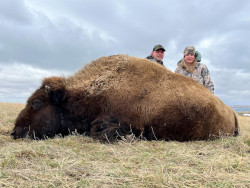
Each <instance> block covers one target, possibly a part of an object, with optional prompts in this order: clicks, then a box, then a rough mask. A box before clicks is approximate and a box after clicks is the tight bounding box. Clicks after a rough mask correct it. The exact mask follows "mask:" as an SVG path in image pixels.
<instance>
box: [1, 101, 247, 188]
mask: <svg viewBox="0 0 250 188" xmlns="http://www.w3.org/2000/svg"><path fill="white" fill-rule="evenodd" d="M23 107H24V105H23V104H8V103H0V187H136V188H138V187H226V188H227V187H250V117H243V116H238V117H239V122H240V135H239V136H238V137H228V138H226V137H225V138H220V139H218V140H215V141H194V142H183V143H180V142H174V141H171V142H165V141H143V140H134V141H133V142H126V141H119V142H117V143H115V144H101V143H99V142H98V141H95V140H93V139H92V138H89V137H85V136H81V135H71V136H67V137H64V138H60V137H56V138H54V139H47V140H39V141H32V140H28V139H21V140H13V139H12V138H11V137H10V136H9V133H10V131H11V130H12V128H13V126H14V121H15V118H16V117H17V115H18V113H19V112H20V110H21V109H22V108H23Z"/></svg>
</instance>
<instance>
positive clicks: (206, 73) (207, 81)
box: [202, 65, 214, 93]
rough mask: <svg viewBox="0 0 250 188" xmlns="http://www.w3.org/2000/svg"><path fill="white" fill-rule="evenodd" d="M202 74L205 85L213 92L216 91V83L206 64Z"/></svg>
mask: <svg viewBox="0 0 250 188" xmlns="http://www.w3.org/2000/svg"><path fill="white" fill-rule="evenodd" d="M202 76H203V79H204V86H205V87H206V88H208V89H209V90H210V91H211V92H212V93H214V83H213V82H212V80H211V76H210V73H209V70H208V68H207V66H206V65H204V68H203V70H202Z"/></svg>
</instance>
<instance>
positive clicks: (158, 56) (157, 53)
mask: <svg viewBox="0 0 250 188" xmlns="http://www.w3.org/2000/svg"><path fill="white" fill-rule="evenodd" d="M152 56H153V57H154V58H155V59H156V60H158V61H162V59H163V58H164V50H162V49H159V50H156V51H153V52H152Z"/></svg>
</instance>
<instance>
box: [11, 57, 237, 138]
mask: <svg viewBox="0 0 250 188" xmlns="http://www.w3.org/2000/svg"><path fill="white" fill-rule="evenodd" d="M74 131H77V133H80V134H83V133H84V134H85V135H88V136H91V137H93V138H96V139H98V140H101V141H105V140H107V141H115V140H117V138H122V137H126V136H127V135H131V134H132V135H134V136H136V137H143V138H145V139H147V140H176V141H191V140H208V139H215V138H218V137H220V136H223V135H237V134H238V122H237V117H236V114H235V112H234V111H233V110H232V109H231V108H230V107H228V106H227V105H225V104H224V103H223V102H222V101H221V100H220V99H219V98H218V97H216V96H215V95H214V94H212V93H211V92H210V91H209V90H208V89H207V88H205V87H204V86H203V85H201V84H200V83H198V82H197V81H195V80H192V79H191V78H188V77H185V76H182V75H178V74H175V73H172V72H171V71H170V70H168V69H166V68H165V67H163V66H162V65H159V64H156V63H153V62H151V61H149V60H146V59H141V58H136V57H130V56H127V55H114V56H109V57H102V58H99V59H98V60H96V61H92V63H90V64H88V65H86V66H85V67H83V69H81V70H80V71H78V72H76V73H75V74H74V75H73V76H70V77H68V78H65V77H49V78H45V79H44V80H43V82H42V85H41V87H40V88H38V89H37V90H36V91H35V92H34V93H33V94H32V95H31V96H30V97H29V99H28V101H27V104H26V107H25V108H24V109H23V110H22V111H21V112H20V114H19V115H18V117H17V119H16V121H15V127H14V129H13V131H12V132H11V136H12V137H13V138H14V139H17V138H24V137H29V138H31V139H44V138H48V137H53V136H55V135H57V134H61V135H62V136H65V135H68V134H70V133H72V132H74Z"/></svg>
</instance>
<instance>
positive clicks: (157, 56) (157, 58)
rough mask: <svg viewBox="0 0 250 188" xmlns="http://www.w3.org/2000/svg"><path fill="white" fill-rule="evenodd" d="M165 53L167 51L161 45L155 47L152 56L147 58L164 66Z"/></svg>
mask: <svg viewBox="0 0 250 188" xmlns="http://www.w3.org/2000/svg"><path fill="white" fill-rule="evenodd" d="M164 52H165V49H164V47H163V46H162V45H160V44H158V45H155V47H154V48H153V51H152V53H151V55H149V56H148V57H146V59H148V60H150V61H153V62H156V63H159V64H161V65H163V61H162V59H163V58H164Z"/></svg>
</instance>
